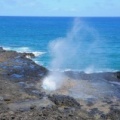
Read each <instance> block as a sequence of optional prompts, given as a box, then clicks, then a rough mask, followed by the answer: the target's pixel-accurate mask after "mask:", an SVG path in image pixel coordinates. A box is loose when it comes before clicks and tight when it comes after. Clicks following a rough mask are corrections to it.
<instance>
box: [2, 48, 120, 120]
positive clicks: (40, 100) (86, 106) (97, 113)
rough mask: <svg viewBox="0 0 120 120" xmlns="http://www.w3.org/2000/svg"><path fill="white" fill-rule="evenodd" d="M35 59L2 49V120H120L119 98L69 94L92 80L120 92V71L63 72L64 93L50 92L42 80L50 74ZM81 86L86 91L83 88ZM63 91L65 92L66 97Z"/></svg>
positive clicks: (32, 56) (27, 54) (28, 54)
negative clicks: (105, 83)
mask: <svg viewBox="0 0 120 120" xmlns="http://www.w3.org/2000/svg"><path fill="white" fill-rule="evenodd" d="M34 57H35V56H34V54H32V53H18V52H16V51H6V50H4V49H3V48H2V47H0V120H9V119H15V120H19V119H22V120H119V119H120V99H119V98H116V97H115V99H113V98H112V97H111V96H110V97H109V98H108V96H106V98H105V99H102V100H100V99H98V100H96V98H93V99H92V98H89V99H79V98H75V97H74V98H73V96H69V95H68V94H67V93H71V92H72V91H70V89H71V88H72V87H74V86H75V85H77V84H80V83H82V82H83V81H84V85H86V84H88V81H89V80H90V81H92V80H93V81H94V80H95V81H97V80H99V81H100V80H105V81H106V82H107V83H109V84H110V85H111V86H114V87H115V88H116V90H117V91H119V90H120V87H119V85H118V83H119V78H120V72H115V73H112V72H106V73H91V74H87V73H84V72H73V71H68V72H64V74H65V76H67V77H66V78H67V80H66V82H65V84H64V86H63V87H61V89H62V90H61V92H60V89H58V90H56V91H53V92H51V91H49V92H48V91H46V90H44V89H43V88H42V80H43V78H44V77H46V75H47V74H48V72H49V71H48V70H47V69H46V68H45V67H43V66H40V65H37V64H36V63H35V62H34V61H32V60H31V59H30V58H34ZM56 79H57V78H56ZM79 80H83V81H79ZM78 81H79V82H78ZM101 82H102V81H100V83H101ZM111 82H112V84H111ZM38 83H40V84H39V89H38V88H37V87H36V85H38ZM116 84H117V85H116ZM82 87H83V88H84V86H82ZM90 88H91V86H90ZM86 89H87V88H85V89H84V90H86ZM81 90H83V89H81ZM105 90H106V89H105ZM63 91H64V92H65V93H66V94H65V95H64V94H63ZM66 91H68V92H66ZM88 91H89V89H88ZM80 92H81V93H83V92H84V91H80ZM105 92H106V91H105ZM77 94H79V92H78V93H77Z"/></svg>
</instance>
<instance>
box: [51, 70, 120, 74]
mask: <svg viewBox="0 0 120 120" xmlns="http://www.w3.org/2000/svg"><path fill="white" fill-rule="evenodd" d="M50 70H51V71H56V72H76V73H79V72H84V73H86V74H92V73H104V72H117V71H120V70H114V69H101V70H100V69H94V70H88V71H87V70H86V69H64V70H62V69H50Z"/></svg>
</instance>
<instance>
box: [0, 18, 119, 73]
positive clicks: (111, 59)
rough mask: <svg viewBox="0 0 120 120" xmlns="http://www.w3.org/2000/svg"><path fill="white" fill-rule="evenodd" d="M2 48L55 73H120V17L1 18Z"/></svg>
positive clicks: (0, 42) (0, 43)
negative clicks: (30, 58)
mask: <svg viewBox="0 0 120 120" xmlns="http://www.w3.org/2000/svg"><path fill="white" fill-rule="evenodd" d="M0 46H2V47H4V49H6V50H16V51H18V52H32V53H34V54H35V55H36V58H34V59H33V60H34V61H35V62H36V63H38V64H40V65H43V66H45V67H47V68H48V69H51V70H53V69H54V70H62V71H64V70H75V71H76V70H77V71H85V72H98V71H99V72H103V71H118V70H120V18H119V17H115V18H114V17H81V18H73V17H2V16H1V17H0Z"/></svg>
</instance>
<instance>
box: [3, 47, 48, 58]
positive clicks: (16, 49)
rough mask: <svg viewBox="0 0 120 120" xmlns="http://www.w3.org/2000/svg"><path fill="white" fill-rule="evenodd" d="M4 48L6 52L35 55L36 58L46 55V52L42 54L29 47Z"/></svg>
mask: <svg viewBox="0 0 120 120" xmlns="http://www.w3.org/2000/svg"><path fill="white" fill-rule="evenodd" d="M3 48H4V49H5V50H14V51H17V52H19V53H33V54H34V55H35V57H39V56H41V55H43V54H45V53H46V52H42V51H33V50H32V49H30V48H29V47H6V46H3Z"/></svg>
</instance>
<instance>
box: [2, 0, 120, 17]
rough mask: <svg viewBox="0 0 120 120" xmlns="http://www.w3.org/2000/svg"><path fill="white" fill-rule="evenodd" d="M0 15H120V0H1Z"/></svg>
mask: <svg viewBox="0 0 120 120" xmlns="http://www.w3.org/2000/svg"><path fill="white" fill-rule="evenodd" d="M0 16H78V17H79V16H80V17H81V16H83V17H84V16H112V17H114V16H120V0H0Z"/></svg>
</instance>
